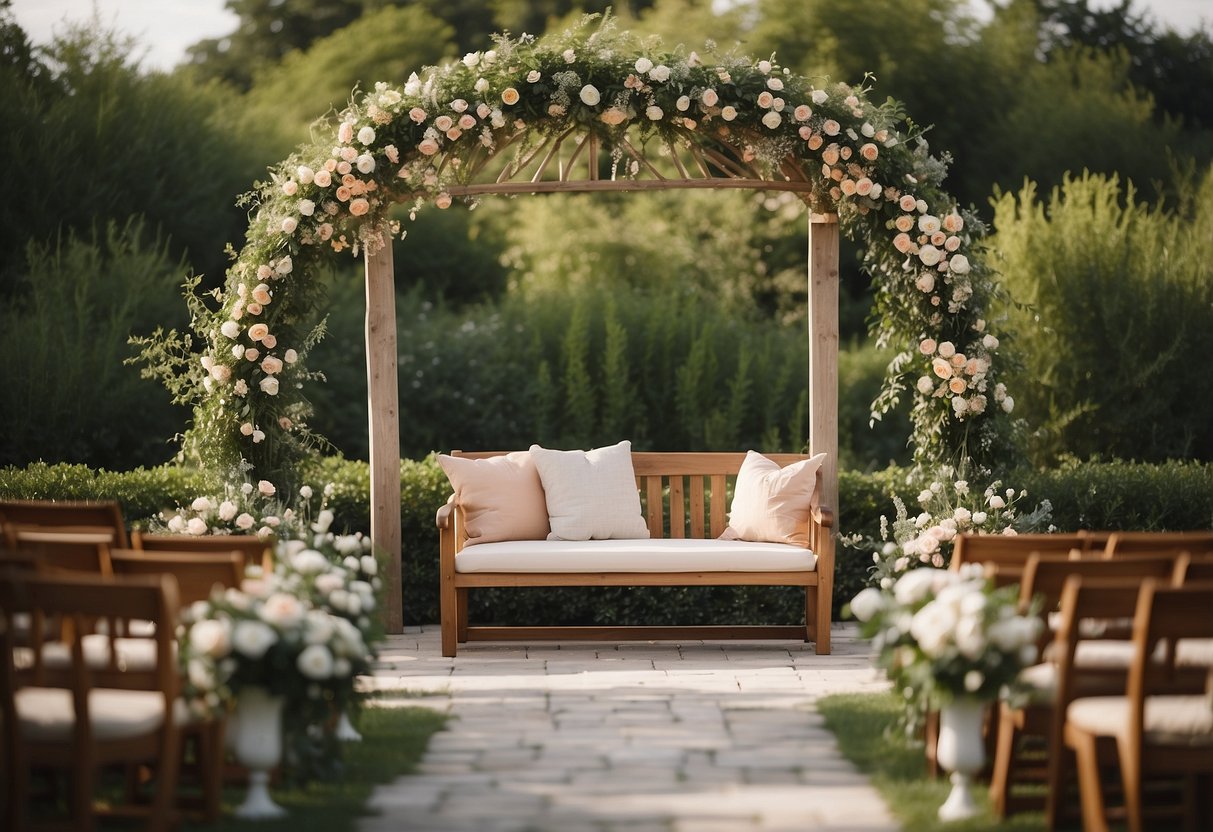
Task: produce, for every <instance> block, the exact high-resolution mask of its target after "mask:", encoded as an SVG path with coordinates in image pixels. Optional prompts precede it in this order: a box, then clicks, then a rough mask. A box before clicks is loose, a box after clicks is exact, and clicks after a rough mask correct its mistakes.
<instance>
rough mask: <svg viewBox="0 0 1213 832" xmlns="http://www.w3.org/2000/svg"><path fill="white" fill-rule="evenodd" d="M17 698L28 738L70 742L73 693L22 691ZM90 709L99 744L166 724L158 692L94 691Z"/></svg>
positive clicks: (38, 740) (24, 733) (29, 689)
mask: <svg viewBox="0 0 1213 832" xmlns="http://www.w3.org/2000/svg"><path fill="white" fill-rule="evenodd" d="M14 699H15V701H16V705H17V716H18V718H19V719H20V721H21V732H22V735H23V736H24V737H25V738H26V739H28V740H30V741H32V742H68V741H70V739H71V735H72V726H73V725H74V724H75V721H76V717H75V712H74V710H73V708H72V692H71V691H70V690H63V689H58V688H32V687H31V688H22V689H21V690H19V691H17V694H16V696H15V697H14ZM88 709H89V718H90V719H91V720H92V724H93V736H94V738H95V739H97V740H98V741H108V740H120V739H126V738H128V737H138V736H142V735H144V734H149V733H151V732H153V731H156V730H157V729H159V728H160V726H161V725H162V724H163V723H164V695H163V694H161V693H159V692H157V691H147V690H114V689H110V688H94V689H93V690H91V691H89V694H88Z"/></svg>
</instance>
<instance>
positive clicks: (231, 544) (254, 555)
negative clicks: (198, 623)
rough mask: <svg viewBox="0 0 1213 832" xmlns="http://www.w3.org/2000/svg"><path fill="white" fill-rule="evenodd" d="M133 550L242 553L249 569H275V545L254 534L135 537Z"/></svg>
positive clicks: (138, 533)
mask: <svg viewBox="0 0 1213 832" xmlns="http://www.w3.org/2000/svg"><path fill="white" fill-rule="evenodd" d="M131 547H132V548H134V549H144V550H146V551H158V552H222V553H224V554H226V553H228V552H232V551H237V552H240V553H241V554H242V555H243V556H244V565H245V566H260V567H261V568H262V569H263V570H265V571H266V572H272V571H273V569H274V543H273V541H272V540H263V539H262V538H260V537H257V536H256V535H251V534H203V535H197V536H195V535H189V534H147V533H146V532H141V531H138V530H136V531H134V532H132V533H131Z"/></svg>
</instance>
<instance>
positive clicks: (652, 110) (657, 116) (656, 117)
mask: <svg viewBox="0 0 1213 832" xmlns="http://www.w3.org/2000/svg"><path fill="white" fill-rule="evenodd" d="M644 114H645V115H646V116H648V118H649V120H650V121H661V119H662V118H664V117H665V113H664V112H663V111H662V109H661V108H660V107H658V106H657V105H656V104H650V105H649V106H648V107H646V108H645V110H644Z"/></svg>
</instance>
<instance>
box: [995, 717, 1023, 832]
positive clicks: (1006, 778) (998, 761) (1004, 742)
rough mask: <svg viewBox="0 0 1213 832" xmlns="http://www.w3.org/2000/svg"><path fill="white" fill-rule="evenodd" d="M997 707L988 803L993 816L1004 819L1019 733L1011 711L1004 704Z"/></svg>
mask: <svg viewBox="0 0 1213 832" xmlns="http://www.w3.org/2000/svg"><path fill="white" fill-rule="evenodd" d="M999 707H1000V709H1001V718H1000V719H999V720H998V743H997V745H995V746H994V772H993V773H992V774H991V775H990V802H991V803H992V804H993V806H994V814H995V815H997V816H998V817H1000V818H1005V817H1006V816H1007V800H1008V797H1009V796H1010V792H1011V786H1012V782H1011V768H1012V765H1013V762H1014V758H1015V745H1016V743H1017V742H1018V740H1019V732H1018V731H1016V730H1015V720H1014V718H1013V715H1012V714H1011V709H1010V708H1009V707H1008V706H1007V705H1006V704H1005V703H1003V704H1001V705H1000V706H999Z"/></svg>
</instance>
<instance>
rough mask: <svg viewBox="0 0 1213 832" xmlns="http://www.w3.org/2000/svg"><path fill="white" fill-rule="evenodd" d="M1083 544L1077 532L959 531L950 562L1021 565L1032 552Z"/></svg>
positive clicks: (1064, 550)
mask: <svg viewBox="0 0 1213 832" xmlns="http://www.w3.org/2000/svg"><path fill="white" fill-rule="evenodd" d="M1084 546H1085V538H1084V537H1083V536H1082V535H1080V534H1017V535H1002V534H961V535H957V536H956V542H955V545H954V547H953V550H952V562H951V564H950V565H951V567H952V568H953V569H958V568H960V566H962V565H963V564H966V563H987V564H997V565H999V566H1009V567H1014V566H1020V567H1022V566H1023V565H1024V564H1026V563H1027V560H1028V557H1029V556H1030V555H1031V554H1032V553H1033V552H1047V553H1057V552H1060V553H1069V552H1070V551H1072V550H1079V551H1082V550H1083V548H1084Z"/></svg>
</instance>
